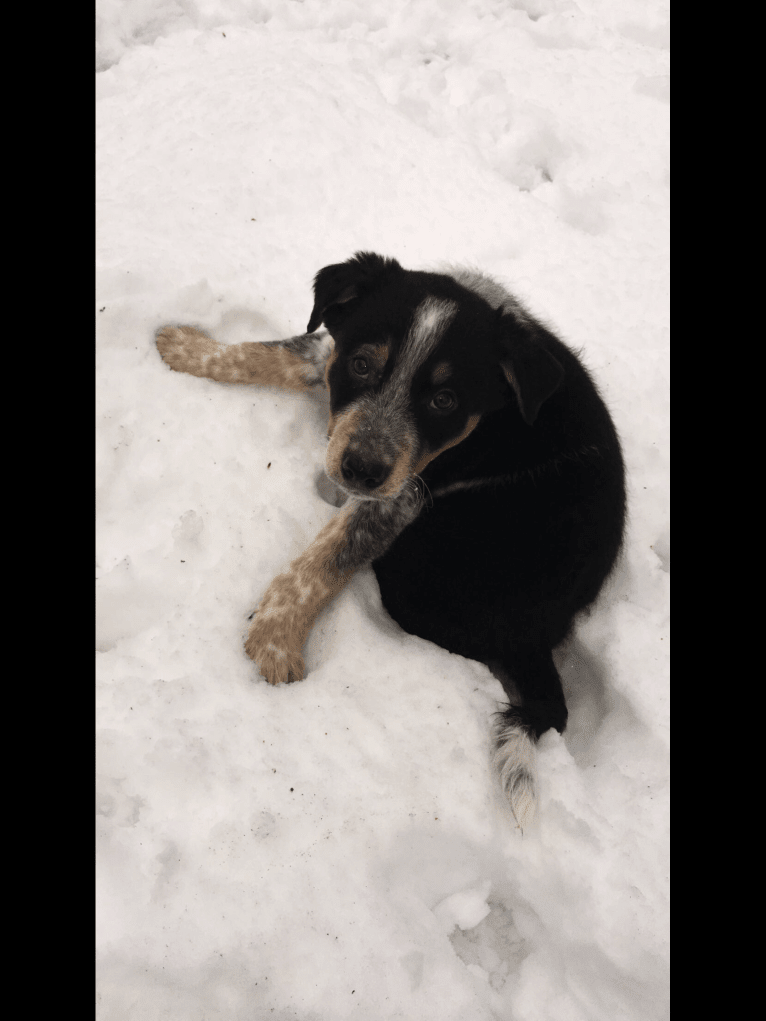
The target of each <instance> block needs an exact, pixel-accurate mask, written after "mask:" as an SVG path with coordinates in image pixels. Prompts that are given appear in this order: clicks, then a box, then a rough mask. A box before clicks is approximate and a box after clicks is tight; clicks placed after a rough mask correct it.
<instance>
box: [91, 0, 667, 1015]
mask: <svg viewBox="0 0 766 1021" xmlns="http://www.w3.org/2000/svg"><path fill="white" fill-rule="evenodd" d="M667 47H668V43H667V11H666V9H665V3H664V0H577V2H574V0H410V2H405V0H386V2H383V0H378V2H372V0H305V2H298V0H250V2H246V0H194V2H192V0H183V2H182V0H99V2H98V68H99V74H98V77H97V81H98V157H99V171H98V285H97V300H98V304H97V313H96V316H97V322H98V360H97V373H98V377H97V387H98V456H97V463H98V563H97V577H98V582H97V588H98V774H99V775H98V800H97V810H98V954H99V971H98V1003H99V1006H98V1017H99V1019H100V1021H123V1019H125V1021H128V1019H129V1021H154V1019H157V1021H159V1019H168V1021H203V1019H204V1021H261V1019H270V1021H288V1019H297V1021H338V1019H343V1018H360V1019H364V1021H387V1019H394V1018H397V1019H405V1021H410V1019H414V1021H485V1019H486V1021H489V1019H497V1021H548V1019H550V1021H623V1019H624V1021H659V1019H664V1018H666V1016H667V911H668V892H667V882H668V856H667V829H668V822H667V801H668V777H667V773H668V719H667V703H668V679H667V663H668V637H667V620H668V596H667V590H668V568H669V531H668V508H667V471H668V424H667V365H666V363H667V345H668V341H667V279H668V277H667V207H668V197H667V193H668V183H669V179H668V154H667V122H668V92H669V85H668V83H669V78H668V50H667ZM359 249H366V250H372V251H378V252H380V253H382V254H384V255H390V256H394V257H396V258H398V259H399V261H400V262H402V264H403V265H405V266H406V267H408V268H424V267H433V266H437V265H438V264H439V263H440V262H444V261H448V262H453V263H468V264H470V265H473V266H476V267H478V268H480V269H481V270H483V271H484V272H487V273H490V274H493V275H495V276H497V277H499V278H500V279H501V280H502V281H503V282H504V283H505V284H506V286H508V287H509V288H510V289H511V290H513V291H514V292H515V293H516V294H517V295H518V296H519V297H521V298H522V299H523V300H524V301H526V303H527V304H528V305H529V306H530V308H531V309H532V310H533V311H534V312H535V313H537V314H538V315H539V316H541V317H542V318H544V319H545V321H546V322H548V323H549V324H550V325H551V326H553V328H554V329H556V330H557V332H558V333H559V334H560V336H561V337H562V338H563V339H564V340H565V341H567V343H569V344H570V345H572V346H573V347H574V348H576V349H578V350H581V351H582V355H583V358H584V360H585V362H586V364H587V365H588V366H589V368H590V369H591V370H592V371H593V373H594V375H595V377H596V378H597V380H598V381H599V384H600V386H601V389H602V391H603V393H604V396H605V399H606V401H607V403H608V405H609V407H610V409H611V411H612V413H613V416H614V419H615V421H616V423H617V427H618V429H619V431H620V435H621V437H622V440H623V444H624V449H625V455H626V460H627V464H628V471H629V500H630V520H629V528H628V534H627V539H626V546H625V552H624V556H623V558H622V561H621V563H620V565H619V567H618V569H617V570H616V571H615V573H614V575H613V577H612V578H611V580H610V582H609V584H608V586H607V587H606V589H605V590H604V592H603V594H602V597H601V599H600V600H599V602H598V603H597V605H596V606H595V607H594V609H593V611H592V612H591V613H590V615H589V616H588V617H586V618H585V619H584V620H583V621H582V622H581V623H580V625H579V627H578V629H577V632H576V635H575V637H574V638H573V640H572V641H571V642H570V643H569V644H568V646H567V647H566V648H563V649H561V650H560V653H559V656H558V661H559V664H560V668H561V672H562V677H563V681H564V685H565V689H566V692H567V697H568V704H569V707H570V723H569V726H568V728H567V731H566V733H565V734H564V736H563V737H561V736H559V735H558V734H555V733H548V734H546V735H545V736H544V737H543V739H542V740H541V742H540V744H539V747H538V755H537V770H538V774H539V785H540V791H541V795H540V806H539V814H538V817H537V821H536V822H535V824H534V826H533V827H532V828H531V829H530V830H528V831H526V832H524V834H523V835H521V834H520V833H519V831H518V830H517V829H515V827H514V825H513V820H512V818H510V817H509V813H508V812H507V809H506V806H505V804H504V802H503V801H502V799H501V797H500V796H499V794H498V792H497V789H496V785H495V782H494V780H493V775H492V770H491V768H490V754H491V748H490V721H491V714H492V713H493V712H494V710H495V709H496V707H497V704H498V702H500V701H502V700H503V691H502V688H501V685H500V683H499V682H498V681H497V680H496V679H495V678H494V677H493V676H492V674H491V673H490V671H489V670H488V669H487V667H485V666H483V665H481V664H479V663H476V662H473V661H469V660H465V659H462V658H461V657H459V656H453V655H450V654H449V653H447V652H445V651H443V650H441V649H439V648H436V647H435V646H433V645H430V644H429V643H427V642H425V641H422V640H420V639H418V638H415V637H412V636H409V635H407V634H405V633H404V632H402V631H401V630H400V629H399V628H398V627H396V626H395V625H393V624H392V622H391V621H390V619H389V618H388V617H387V615H386V613H385V612H384V611H383V609H382V607H381V603H380V596H379V592H378V588H377V584H376V581H375V578H374V574H373V573H372V571H371V570H370V569H365V570H362V571H360V572H359V573H358V574H357V576H356V577H355V578H354V580H353V581H352V582H351V584H350V585H349V586H348V588H347V589H346V590H345V591H344V592H343V593H342V594H341V595H340V596H339V597H338V598H336V599H335V601H334V602H333V603H332V604H331V605H330V606H329V607H328V609H327V610H326V611H325V612H324V613H323V614H322V615H321V617H320V618H319V620H318V623H317V626H316V627H315V629H314V631H313V633H312V635H311V637H310V640H309V642H308V645H307V648H306V664H307V676H306V678H305V680H304V681H303V682H302V683H299V684H292V685H289V686H284V687H278V688H274V687H271V686H269V685H268V684H266V683H265V682H264V681H263V679H261V678H259V676H258V675H257V673H256V672H255V669H254V667H253V664H252V663H251V661H250V660H248V659H247V657H246V656H245V655H244V652H243V648H242V634H243V632H244V630H245V627H246V617H247V614H248V613H249V612H250V611H251V610H252V608H253V607H254V606H255V605H256V604H257V602H258V600H259V599H260V598H261V596H262V595H263V593H264V591H265V589H266V587H267V585H268V583H269V582H270V580H271V579H272V577H274V576H275V575H276V574H278V573H280V571H282V570H283V569H284V567H285V566H286V564H287V563H288V562H289V561H290V560H291V559H292V558H293V557H294V556H295V555H296V554H297V553H299V552H300V551H301V550H302V549H303V548H304V547H305V546H306V545H307V544H308V543H309V542H310V541H311V539H312V538H313V536H314V535H315V534H316V532H317V531H318V530H319V529H320V528H321V527H322V525H323V524H324V523H325V522H327V521H328V520H329V519H330V518H331V516H332V515H333V513H335V510H334V508H333V507H331V506H329V505H328V504H327V503H325V502H324V501H323V499H322V497H321V495H320V489H318V488H317V481H318V479H319V477H320V475H321V468H322V464H323V455H324V438H325V428H326V408H325V407H323V406H322V404H321V402H320V401H314V400H311V399H310V398H309V397H304V396H300V395H296V394H289V393H284V392H280V391H277V390H270V389H257V388H254V387H249V386H233V385H221V384H216V383H214V382H212V381H209V380H204V379H197V378H194V377H191V376H186V375H182V374H179V373H173V372H171V371H170V370H169V369H168V368H167V367H166V366H165V365H164V364H163V363H162V361H161V360H160V358H159V356H158V354H157V351H156V348H155V346H154V341H153V334H154V331H155V329H156V328H157V327H158V326H160V325H162V324H164V323H166V322H176V323H192V324H196V325H198V326H201V327H203V328H205V329H207V330H208V331H210V332H211V333H212V334H213V335H214V336H216V337H217V338H219V339H221V340H224V341H229V342H238V341H241V340H243V339H254V340H268V339H274V338H278V337H284V336H290V335H292V334H297V333H300V332H303V330H304V329H305V326H306V322H307V320H308V316H309V312H310V310H311V280H312V277H313V275H314V273H316V271H317V270H318V269H320V268H321V267H322V266H324V265H327V264H329V263H333V262H339V261H342V260H344V259H346V258H348V257H349V256H350V255H352V254H353V252H354V251H356V250H359ZM320 488H321V487H320Z"/></svg>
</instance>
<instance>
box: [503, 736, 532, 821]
mask: <svg viewBox="0 0 766 1021" xmlns="http://www.w3.org/2000/svg"><path fill="white" fill-rule="evenodd" d="M496 741H497V750H496V751H495V758H494V763H495V768H496V769H497V771H498V773H499V775H500V786H501V787H502V789H503V793H504V794H505V796H506V798H508V801H509V802H510V805H511V811H512V812H513V816H514V818H515V820H516V822H517V823H518V826H519V829H520V830H521V831H522V833H523V832H524V830H525V829H527V827H528V826H529V824H530V823H531V822H532V820H533V819H534V817H535V809H536V805H537V795H536V791H535V745H534V741H533V740H532V738H531V737H530V736H529V734H528V733H527V731H526V730H525V729H524V728H523V727H521V726H519V725H517V724H513V723H511V724H508V723H504V724H503V725H502V726H501V727H500V728H499V729H498V731H497V734H496Z"/></svg>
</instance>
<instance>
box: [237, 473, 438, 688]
mask: <svg viewBox="0 0 766 1021" xmlns="http://www.w3.org/2000/svg"><path fill="white" fill-rule="evenodd" d="M421 506H422V501H421V497H420V492H419V490H418V489H417V487H416V486H414V485H408V486H406V487H405V489H404V490H403V491H402V492H401V493H400V494H399V495H398V496H397V497H396V498H395V499H392V500H377V501H372V500H364V501H361V502H358V501H356V500H354V501H352V502H351V503H349V505H348V506H347V507H343V508H342V509H341V510H340V511H339V512H338V513H337V515H336V516H335V517H334V518H333V519H332V521H330V522H329V524H327V525H325V527H324V528H323V529H322V531H321V532H320V533H319V535H318V536H317V537H316V539H315V540H314V541H313V542H312V544H311V545H310V546H309V548H308V549H307V550H306V552H305V553H303V554H301V556H299V557H298V558H297V559H296V560H293V562H292V564H290V570H289V571H287V572H286V573H285V574H280V575H279V576H278V577H277V578H275V579H274V581H272V583H271V585H269V587H268V589H267V590H266V595H265V596H264V597H263V599H262V600H261V603H260V605H259V606H258V609H257V610H256V612H255V613H254V614H253V617H252V624H251V625H250V633H249V635H248V638H247V641H246V642H245V651H246V652H247V654H248V656H250V658H251V659H253V660H255V662H256V664H257V665H258V669H259V670H260V672H261V673H262V674H263V676H264V677H265V678H266V680H267V681H269V683H270V684H280V683H281V682H282V681H299V680H300V679H301V678H302V677H303V657H302V655H301V653H302V650H303V645H304V643H305V641H306V639H307V638H308V634H309V631H310V630H311V628H312V627H313V626H314V621H315V620H316V618H317V616H318V615H319V613H320V611H321V610H323V609H324V607H325V606H327V604H328V603H329V602H330V601H331V600H332V599H333V598H334V597H335V596H336V595H337V594H338V593H339V592H340V591H341V589H342V588H343V587H344V586H345V585H346V584H347V582H348V581H349V579H350V578H351V576H352V575H353V573H354V571H356V569H357V568H358V567H361V566H362V564H367V563H369V562H370V561H371V560H375V559H377V557H379V556H382V554H383V553H384V552H385V551H386V550H387V549H388V547H389V546H390V545H391V543H392V542H393V541H394V539H395V538H396V536H397V535H398V534H399V533H400V532H401V530H402V529H403V528H405V527H406V526H407V525H408V524H409V523H410V522H411V521H412V520H413V519H414V518H415V517H416V516H417V514H418V513H419V512H420V509H421Z"/></svg>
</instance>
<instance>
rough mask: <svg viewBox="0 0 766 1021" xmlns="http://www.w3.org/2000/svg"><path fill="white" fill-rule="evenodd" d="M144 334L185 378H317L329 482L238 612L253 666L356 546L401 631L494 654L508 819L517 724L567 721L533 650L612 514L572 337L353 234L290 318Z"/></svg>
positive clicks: (517, 753)
mask: <svg viewBox="0 0 766 1021" xmlns="http://www.w3.org/2000/svg"><path fill="white" fill-rule="evenodd" d="M321 326H324V329H319V328H320V327H321ZM157 347H158V349H159V351H160V354H161V355H162V358H163V359H164V360H165V362H166V363H167V364H168V365H169V366H170V367H171V368H172V369H175V370H176V371H180V372H188V373H191V374H192V375H196V376H203V377H207V378H210V379H215V380H219V381H223V382H228V383H256V384H267V385H276V386H282V387H286V388H290V389H297V390H311V389H313V388H319V387H322V386H326V387H327V388H328V389H329V394H330V421H329V426H328V436H329V444H328V448H327V459H326V472H327V475H328V477H329V479H330V480H332V482H333V483H334V484H335V485H336V486H337V488H338V489H339V490H341V491H342V493H343V494H344V495H345V496H346V497H347V500H346V503H345V504H344V505H343V506H342V507H341V508H340V510H339V511H338V514H337V515H336V516H335V518H333V520H332V521H331V522H330V523H329V524H328V525H326V526H325V527H324V528H323V529H322V530H321V531H320V532H319V534H318V535H317V537H316V538H315V540H314V541H313V542H312V543H311V545H310V546H309V547H308V549H307V550H306V551H305V552H304V553H303V554H301V556H299V557H298V558H297V559H296V560H294V561H293V562H292V564H291V565H290V567H289V569H288V570H287V571H286V572H285V573H284V574H281V575H279V576H278V577H277V578H275V579H274V581H273V582H272V583H271V585H270V586H269V587H268V589H267V590H266V594H265V595H264V597H263V600H262V601H261V603H260V604H259V606H258V608H257V610H256V611H255V613H254V614H253V616H252V618H251V625H250V631H249V635H248V638H247V642H246V645H245V649H246V652H247V654H248V655H249V656H250V657H251V659H253V660H254V661H255V663H256V665H257V666H258V669H259V670H260V672H261V674H262V675H263V676H264V677H265V678H266V680H267V681H269V682H270V683H272V684H279V683H281V682H285V681H296V680H300V679H301V678H302V677H303V669H304V668H303V659H302V654H301V653H302V648H303V645H304V643H305V641H306V637H307V635H308V633H309V631H310V630H311V627H312V626H313V624H314V621H315V620H316V617H317V615H318V613H319V612H320V611H321V610H322V608H323V607H324V606H326V605H327V604H328V603H329V602H330V600H331V599H332V598H333V597H334V596H335V595H336V594H337V593H338V592H339V591H340V590H341V589H342V588H343V586H344V585H345V584H346V583H347V582H348V580H349V578H350V577H351V575H352V574H353V573H354V571H356V570H357V569H358V568H359V567H361V566H362V565H364V564H371V565H372V568H373V570H374V571H375V574H376V576H377V579H378V583H379V585H380V591H381V596H382V600H383V605H384V606H385V608H386V610H387V611H388V612H389V613H390V615H391V616H392V617H393V619H394V620H395V621H397V622H398V623H399V624H400V625H401V627H402V628H403V629H404V630H405V631H408V632H410V633H411V634H415V635H419V636H420V637H421V638H425V639H427V640H429V641H432V642H434V643H436V644H437V645H440V646H442V647H443V648H445V649H448V650H449V651H450V652H455V653H459V654H460V655H462V656H467V657H470V658H472V659H477V660H480V661H482V662H484V663H489V664H492V665H493V666H494V667H495V669H497V668H498V667H499V669H498V670H497V672H498V674H499V675H500V678H501V683H503V685H504V687H505V688H506V693H507V694H508V696H509V699H510V700H511V704H510V705H508V706H507V707H506V708H504V709H503V710H501V712H500V713H499V714H498V717H499V724H498V726H497V727H496V733H495V746H496V752H495V763H496V767H497V769H498V772H499V774H500V780H501V784H502V787H503V789H504V791H505V794H506V796H507V798H508V800H509V802H510V806H511V809H512V811H513V814H514V816H515V818H516V820H517V822H518V824H519V826H520V827H522V828H523V827H525V826H526V825H528V823H529V821H530V819H531V818H532V816H533V813H534V809H535V800H536V796H535V777H534V742H535V741H536V740H537V738H539V737H540V735H541V734H543V733H544V732H545V731H546V730H548V729H549V728H550V727H554V728H555V729H556V730H558V731H559V732H562V731H563V730H564V727H565V726H566V721H567V708H566V703H565V701H564V694H563V691H562V687H561V680H560V678H559V675H558V672H557V670H556V667H555V665H554V663H553V657H552V651H553V649H554V648H555V647H556V646H557V645H559V644H560V643H561V642H562V641H563V640H564V639H565V638H566V637H567V635H568V634H569V633H570V631H571V629H572V626H573V622H574V619H575V616H576V615H577V614H578V613H579V612H580V611H582V610H584V609H585V608H586V607H587V606H588V605H589V604H591V603H592V602H593V601H594V600H595V598H596V596H597V595H598V593H599V590H600V589H601V587H602V585H603V583H604V581H605V579H606V578H607V576H608V575H609V573H610V571H611V570H612V567H613V565H614V563H615V561H616V559H617V556H618V553H619V550H620V546H621V543H622V536H623V528H624V520H625V479H624V474H625V473H624V465H623V459H622V454H621V450H620V444H619V440H618V437H617V433H616V431H615V428H614V425H613V423H612V420H611V418H610V416H609V412H608V411H607V409H606V407H605V405H604V402H603V401H602V399H601V397H600V396H599V393H598V390H597V389H596V386H595V384H594V383H593V381H592V380H591V378H590V376H589V375H588V373H587V371H586V369H585V368H584V366H583V365H582V363H581V362H580V360H579V359H578V357H577V355H575V353H574V352H573V351H571V350H570V349H569V348H568V347H567V346H566V345H565V344H563V343H562V342H561V341H560V340H559V339H558V338H557V337H555V336H554V335H553V334H552V333H551V332H550V330H548V329H547V328H546V327H545V326H543V325H542V324H541V323H540V322H538V321H537V320H536V319H534V318H533V317H532V316H531V315H530V314H529V312H527V311H526V309H524V308H523V307H522V306H521V304H520V303H519V302H518V301H517V300H516V299H515V298H513V297H512V296H511V295H510V294H509V293H508V292H507V291H505V290H504V289H503V288H502V287H501V286H500V285H499V284H498V283H496V282H495V281H493V280H491V279H490V278H488V277H486V276H483V275H482V274H480V273H476V272H474V271H472V270H466V269H452V270H451V271H450V272H449V273H430V272H416V271H410V270H405V269H403V268H402V266H401V265H400V264H399V263H398V262H397V261H396V260H395V259H388V258H384V257H382V256H380V255H376V254H374V253H369V252H360V253H357V255H355V256H354V257H353V258H351V259H349V260H348V261H347V262H344V263H340V264H337V265H333V266H326V267H325V268H324V269H322V270H320V271H319V273H318V274H317V275H316V278H315V281H314V307H313V310H312V312H311V317H310V319H309V322H308V326H307V333H306V334H304V335H302V336H299V337H293V338H291V339H289V340H281V341H271V342H268V343H245V344H238V345H233V346H224V345H221V344H219V343H217V342H216V341H214V340H213V339H211V338H210V337H208V336H207V335H205V334H204V333H202V332H200V331H199V330H196V329H194V328H193V327H188V326H181V327H175V326H167V327H164V328H163V329H161V330H160V331H158V334H157ZM503 678H505V680H503ZM519 695H520V697H521V704H517V703H518V698H519Z"/></svg>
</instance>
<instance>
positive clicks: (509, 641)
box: [373, 328, 625, 736]
mask: <svg viewBox="0 0 766 1021" xmlns="http://www.w3.org/2000/svg"><path fill="white" fill-rule="evenodd" d="M537 332H538V337H540V342H541V343H544V344H545V346H546V348H547V349H548V351H550V352H551V353H552V354H553V355H554V356H555V358H556V359H557V361H558V362H559V363H560V364H561V365H562V367H563V369H564V376H563V380H562V382H561V384H560V386H559V387H558V389H557V390H556V391H555V393H554V394H553V395H552V396H551V397H550V398H548V400H547V401H545V402H544V403H543V405H542V407H541V408H540V411H539V413H538V415H537V418H536V420H535V422H534V423H533V425H531V426H530V425H528V424H527V423H526V422H525V421H524V420H523V418H522V415H521V412H520V410H519V406H518V403H517V402H515V401H511V402H509V403H508V404H506V405H505V407H503V408H501V409H499V410H497V411H495V412H492V413H490V414H488V415H486V416H485V417H484V418H483V419H482V421H481V422H480V423H479V425H478V427H477V428H476V429H475V430H474V431H473V432H472V433H471V434H470V435H469V436H468V437H467V439H465V440H464V441H463V442H462V443H459V444H458V445H457V446H455V447H452V448H451V449H449V450H446V451H444V453H442V454H441V455H440V456H439V457H438V458H436V460H434V461H432V462H431V463H430V464H429V465H428V466H427V467H426V468H425V470H424V471H423V473H422V478H423V480H424V482H425V483H426V484H427V486H428V489H429V490H430V492H431V493H432V494H433V504H432V506H429V507H427V509H426V510H425V511H424V512H423V513H422V514H421V515H420V517H419V518H418V519H416V520H415V521H414V522H413V523H412V524H411V525H410V526H409V527H408V528H407V529H405V530H404V532H402V534H401V535H400V536H399V537H398V539H397V540H396V541H395V542H394V544H393V546H392V547H391V548H390V550H389V551H388V552H387V553H386V554H385V555H384V556H383V557H382V558H381V559H380V560H378V561H377V562H375V563H374V565H373V567H374V569H375V573H376V575H377V577H378V581H379V584H380V589H381V595H382V598H383V604H384V606H385V607H386V609H387V610H388V612H389V613H390V614H391V616H392V617H393V618H394V619H395V620H396V621H397V622H398V623H399V624H400V625H401V626H402V627H403V628H404V630H405V631H409V632H411V633H412V634H416V635H419V636H420V637H422V638H426V639H428V640H429V641H432V642H435V643H436V644H437V645H440V646H442V647H443V648H445V649H448V650H449V651H450V652H456V653H459V654H460V655H463V656H468V657H470V658H472V659H479V660H481V661H484V662H487V661H493V660H495V661H499V663H500V664H501V665H502V666H503V667H504V668H505V670H506V671H507V673H508V674H509V675H510V676H511V677H512V678H513V680H514V681H515V683H516V685H517V687H518V688H519V691H520V693H521V694H522V696H523V698H524V708H523V709H522V710H520V711H519V710H513V711H512V712H511V718H514V719H519V720H520V721H521V722H523V723H524V724H526V725H527V726H529V727H530V729H531V730H533V731H534V733H535V736H539V735H540V734H542V733H543V732H544V731H545V730H547V729H548V728H549V727H555V728H556V729H557V730H559V731H562V730H563V729H564V725H565V723H566V717H567V712H566V706H565V703H564V699H563V694H562V693H561V687H560V682H559V680H558V676H557V674H556V672H555V667H554V666H553V662H552V658H551V650H552V649H553V648H555V646H557V645H558V644H559V643H560V642H562V641H563V640H564V638H566V636H567V634H568V633H569V631H570V629H571V627H572V623H573V619H574V617H575V615H576V614H577V613H578V612H579V611H580V610H583V609H584V608H585V607H587V606H588V605H589V604H590V603H591V602H593V600H594V599H595V598H596V596H597V595H598V593H599V590H600V589H601V586H602V584H603V582H604V580H605V579H606V577H607V575H608V574H609V572H610V571H611V569H612V566H613V565H614V562H615V559H616V557H617V554H618V552H619V549H620V545H621V541H622V532H623V522H624V517H625V487H624V469H623V461H622V455H621V452H620V445H619V441H618V439H617V435H616V432H615V429H614V426H613V424H612V421H611V418H610V416H609V413H608V412H607V410H606V407H605V406H604V403H603V401H602V400H601V397H600V396H599V394H598V391H597V390H596V387H595V385H594V384H593V382H592V380H591V379H590V377H589V375H588V373H587V372H586V370H585V368H584V367H583V365H582V364H581V363H580V361H579V360H578V358H577V357H576V356H575V355H574V354H573V352H571V351H570V350H569V349H568V348H567V347H566V346H565V345H564V344H562V343H561V341H559V340H557V339H556V338H555V337H554V336H553V335H552V334H550V333H549V332H548V331H547V330H542V328H538V331H537Z"/></svg>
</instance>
